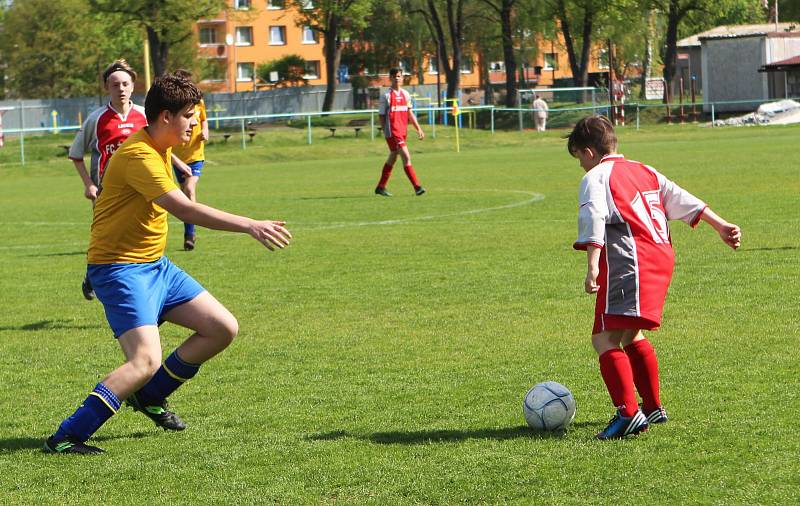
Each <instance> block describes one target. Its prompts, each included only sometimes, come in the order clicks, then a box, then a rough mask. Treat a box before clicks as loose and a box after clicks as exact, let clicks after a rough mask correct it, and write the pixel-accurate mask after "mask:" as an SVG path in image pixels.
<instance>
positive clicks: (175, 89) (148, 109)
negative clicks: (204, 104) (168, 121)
mask: <svg viewBox="0 0 800 506" xmlns="http://www.w3.org/2000/svg"><path fill="white" fill-rule="evenodd" d="M202 99H203V92H201V91H200V89H199V88H198V87H197V86H195V84H194V83H193V82H191V81H190V80H188V79H186V78H184V77H180V76H177V75H175V74H167V75H164V76H160V77H157V78H156V79H155V81H153V85H152V86H151V87H150V91H148V92H147V97H145V99H144V115H145V116H146V117H147V122H148V123H151V124H153V123H155V121H156V120H157V119H158V115H159V114H161V111H169V112H171V113H172V114H177V113H178V111H180V110H181V109H183V108H184V107H186V106H187V105H190V104H192V105H197V104H199V103H200V100H202Z"/></svg>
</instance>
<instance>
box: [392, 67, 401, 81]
mask: <svg viewBox="0 0 800 506" xmlns="http://www.w3.org/2000/svg"><path fill="white" fill-rule="evenodd" d="M402 71H403V69H401V68H400V67H392V68H390V69H389V77H391V78H392V79H394V76H396V75H397V74H399V73H400V72H402Z"/></svg>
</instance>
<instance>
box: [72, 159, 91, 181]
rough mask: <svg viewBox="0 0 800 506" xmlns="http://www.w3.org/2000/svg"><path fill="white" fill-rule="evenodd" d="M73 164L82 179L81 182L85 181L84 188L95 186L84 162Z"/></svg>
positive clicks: (78, 161) (74, 161)
mask: <svg viewBox="0 0 800 506" xmlns="http://www.w3.org/2000/svg"><path fill="white" fill-rule="evenodd" d="M72 163H73V164H75V171H76V172H77V173H78V175H79V176H80V177H81V181H83V186H87V187H88V186H91V185H93V184H94V181H92V178H91V177H90V176H89V173H88V172H87V171H86V164H85V163H84V162H83V160H72Z"/></svg>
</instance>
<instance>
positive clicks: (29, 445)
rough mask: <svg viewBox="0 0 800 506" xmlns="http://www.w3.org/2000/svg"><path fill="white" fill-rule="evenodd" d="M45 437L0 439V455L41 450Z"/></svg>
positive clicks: (143, 434) (100, 438) (139, 436)
mask: <svg viewBox="0 0 800 506" xmlns="http://www.w3.org/2000/svg"><path fill="white" fill-rule="evenodd" d="M154 435H158V433H157V432H134V433H131V434H125V435H120V436H98V437H93V438H92V439H90V444H91V441H94V442H102V441H113V440H115V439H142V438H146V437H150V436H154ZM45 439H47V438H46V437H40V438H33V437H16V438H8V439H0V453H3V452H17V451H21V450H41V449H43V448H44V441H45Z"/></svg>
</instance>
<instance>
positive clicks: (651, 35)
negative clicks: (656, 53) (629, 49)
mask: <svg viewBox="0 0 800 506" xmlns="http://www.w3.org/2000/svg"><path fill="white" fill-rule="evenodd" d="M655 19H656V12H655V10H654V9H650V10H649V11H648V12H647V30H645V38H644V46H645V47H644V61H643V62H642V84H641V89H640V90H639V98H640V99H641V100H645V99H646V98H647V78H648V77H650V72H652V68H653V40H654V39H655Z"/></svg>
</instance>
